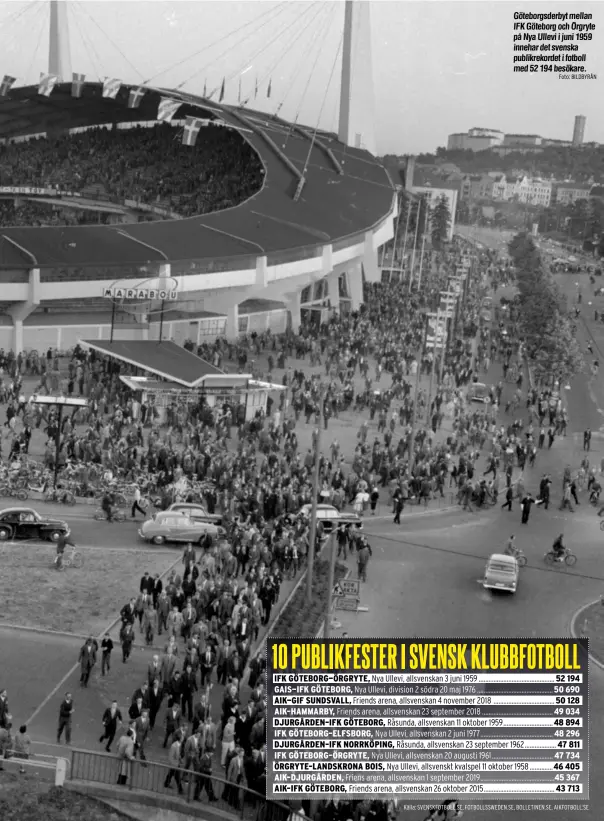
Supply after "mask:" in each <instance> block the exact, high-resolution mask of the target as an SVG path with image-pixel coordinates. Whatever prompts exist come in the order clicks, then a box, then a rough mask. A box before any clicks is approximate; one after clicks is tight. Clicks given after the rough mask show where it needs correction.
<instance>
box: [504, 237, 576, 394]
mask: <svg viewBox="0 0 604 821" xmlns="http://www.w3.org/2000/svg"><path fill="white" fill-rule="evenodd" d="M508 251H509V254H510V256H511V257H512V259H513V261H514V267H515V269H516V284H517V287H518V298H517V302H518V321H519V330H520V335H521V338H522V340H523V341H524V345H525V352H526V356H527V358H528V360H529V362H530V364H531V366H532V367H533V368H534V369H535V375H536V377H537V380H538V382H539V383H541V384H549V385H551V384H552V383H553V382H554V381H555V380H560V381H563V380H567V379H570V377H571V376H573V375H574V374H575V373H578V372H580V371H581V370H582V368H583V357H582V354H581V349H580V347H579V343H578V342H577V339H576V329H575V326H574V324H573V323H572V321H571V319H570V316H569V313H568V307H567V305H566V300H565V297H564V296H563V295H562V293H561V291H560V289H559V288H558V286H557V285H556V283H555V281H554V279H553V277H552V275H551V273H550V271H549V269H547V268H546V267H545V266H544V265H543V262H542V260H541V255H540V253H539V251H538V249H537V247H536V246H535V243H534V242H533V240H532V239H531V237H530V236H529V235H528V234H527V233H526V232H525V233H520V234H516V236H514V237H513V238H512V240H511V241H510V243H509V245H508Z"/></svg>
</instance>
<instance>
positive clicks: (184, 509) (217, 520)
mask: <svg viewBox="0 0 604 821" xmlns="http://www.w3.org/2000/svg"><path fill="white" fill-rule="evenodd" d="M164 512H165V513H183V514H184V515H185V516H188V517H189V519H193V521H195V522H208V523H209V524H212V525H221V524H222V515H221V514H219V513H208V511H207V510H206V509H205V507H204V506H203V505H197V504H190V503H189V502H175V503H174V504H173V505H170V507H169V508H167V509H166V510H165V511H164Z"/></svg>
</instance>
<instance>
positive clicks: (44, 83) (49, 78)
mask: <svg viewBox="0 0 604 821" xmlns="http://www.w3.org/2000/svg"><path fill="white" fill-rule="evenodd" d="M58 79H59V78H58V77H57V75H56V74H44V72H43V71H41V72H40V84H39V85H38V94H41V95H42V96H43V97H50V95H51V93H52V90H53V88H54V87H55V85H56V84H57V80H58Z"/></svg>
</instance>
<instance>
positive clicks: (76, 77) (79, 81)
mask: <svg viewBox="0 0 604 821" xmlns="http://www.w3.org/2000/svg"><path fill="white" fill-rule="evenodd" d="M85 79H86V75H85V74H76V73H75V71H74V72H73V74H72V75H71V96H72V97H81V96H82V89H83V88H84V80H85Z"/></svg>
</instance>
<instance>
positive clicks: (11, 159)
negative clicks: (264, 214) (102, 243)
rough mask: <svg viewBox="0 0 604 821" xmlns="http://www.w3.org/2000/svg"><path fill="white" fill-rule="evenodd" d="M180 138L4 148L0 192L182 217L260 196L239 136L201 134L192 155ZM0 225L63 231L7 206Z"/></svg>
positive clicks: (95, 134) (96, 135) (126, 135)
mask: <svg viewBox="0 0 604 821" xmlns="http://www.w3.org/2000/svg"><path fill="white" fill-rule="evenodd" d="M180 137H181V132H180V130H179V129H177V128H174V127H173V126H170V125H166V124H162V125H156V126H154V127H151V128H144V127H136V128H132V129H127V130H126V129H105V128H95V129H90V130H87V131H85V132H82V133H78V134H67V135H64V136H60V137H58V138H50V139H49V138H47V137H40V138H34V139H31V140H28V141H27V142H19V143H9V144H7V145H3V146H0V186H31V187H41V188H46V187H56V188H58V189H61V190H64V191H73V192H78V193H82V192H89V191H96V194H97V195H98V196H99V198H100V199H111V200H114V201H117V202H123V201H124V200H127V199H130V200H138V201H140V202H142V203H145V204H148V205H153V204H166V205H168V206H169V207H170V209H171V210H172V211H174V212H175V213H178V214H180V215H182V216H192V215H194V214H207V213H210V212H212V211H219V210H222V209H224V208H230V207H232V206H235V205H238V204H239V203H240V202H242V201H243V200H245V199H247V198H248V197H250V196H251V195H252V194H254V193H256V192H257V191H258V190H259V189H260V188H261V186H262V181H263V175H264V169H263V166H262V163H261V161H260V159H259V157H258V156H257V154H256V153H255V152H254V151H253V149H252V148H251V147H250V146H249V145H248V144H247V143H246V142H245V141H244V140H243V139H242V138H241V136H240V135H239V134H237V133H236V132H234V131H228V130H226V129H218V128H205V129H203V131H202V133H201V135H200V137H199V138H198V140H197V144H196V145H195V147H186V148H185V147H183V146H182V144H181V139H180ZM30 219H31V221H29V220H30ZM90 219H92V221H94V222H96V221H97V218H96V217H95V218H90ZM90 219H88V220H87V221H90ZM11 220H14V221H12V222H11ZM0 222H1V223H2V225H4V226H7V225H32V224H34V225H35V224H38V225H47V224H49V225H56V224H62V223H61V222H56V221H53V219H52V214H50V216H47V217H46V219H44V217H43V216H42V217H40V216H37V214H36V212H35V209H33V208H31V209H30V208H29V207H26V208H23V209H20V210H19V209H17V210H15V209H14V206H13V210H12V211H11V208H10V207H7V206H5V205H3V206H2V208H1V210H0ZM70 224H74V223H73V222H72V223H70Z"/></svg>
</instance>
